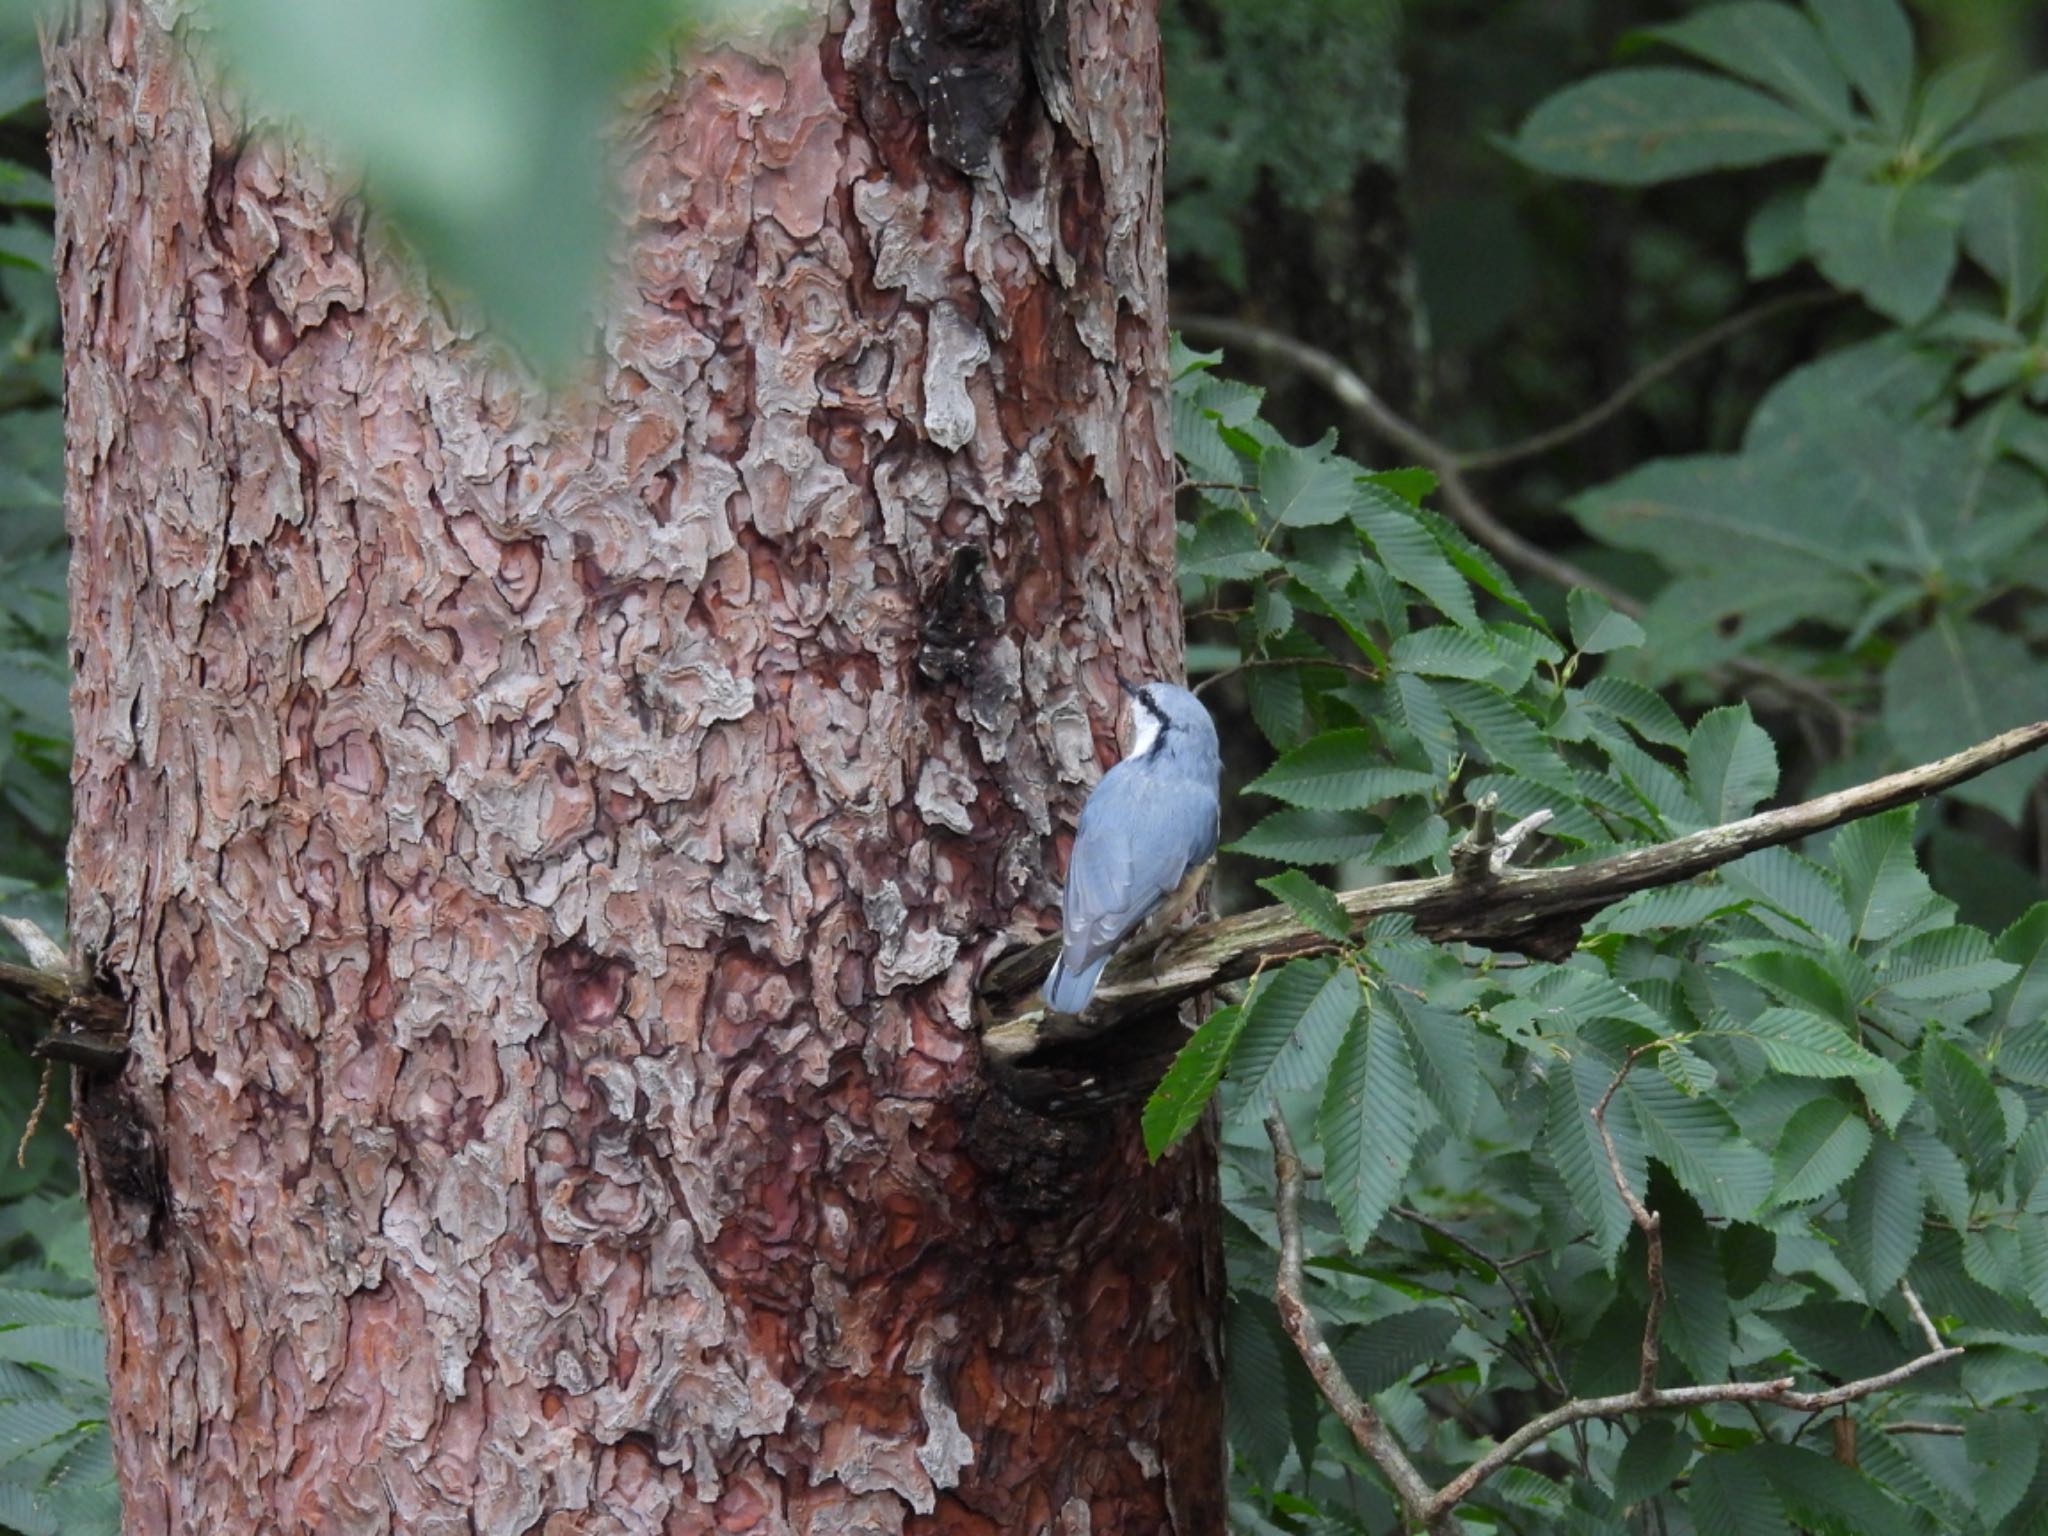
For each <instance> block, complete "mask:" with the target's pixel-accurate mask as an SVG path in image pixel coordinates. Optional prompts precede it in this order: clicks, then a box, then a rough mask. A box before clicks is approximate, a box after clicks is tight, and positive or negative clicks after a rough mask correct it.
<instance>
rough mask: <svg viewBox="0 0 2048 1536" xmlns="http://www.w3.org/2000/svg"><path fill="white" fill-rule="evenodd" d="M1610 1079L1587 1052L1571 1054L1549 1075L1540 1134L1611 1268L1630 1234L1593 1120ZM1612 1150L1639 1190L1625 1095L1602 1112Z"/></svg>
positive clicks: (1637, 1145)
mask: <svg viewBox="0 0 2048 1536" xmlns="http://www.w3.org/2000/svg"><path fill="white" fill-rule="evenodd" d="M1613 1080H1614V1069H1613V1068H1612V1067H1609V1066H1607V1065H1606V1064H1605V1063H1603V1062H1602V1061H1600V1060H1599V1058H1597V1057H1595V1056H1593V1055H1591V1054H1590V1053H1588V1052H1584V1051H1580V1052H1576V1053H1574V1054H1573V1056H1572V1058H1571V1061H1570V1063H1569V1070H1565V1071H1557V1070H1553V1071H1552V1073H1551V1075H1550V1092H1549V1106H1548V1113H1547V1115H1546V1118H1545V1123H1544V1138H1545V1140H1546V1141H1547V1143H1548V1144H1549V1147H1550V1160H1551V1164H1552V1166H1554V1167H1555V1168H1556V1169H1557V1172H1558V1175H1559V1176H1560V1177H1561V1178H1562V1179H1563V1180H1564V1186H1565V1189H1566V1191H1567V1192H1568V1193H1569V1194H1570V1195H1571V1197H1572V1204H1573V1205H1574V1206H1576V1207H1577V1208H1578V1211H1579V1214H1580V1216H1582V1217H1583V1218H1585V1220H1586V1222H1587V1224H1588V1225H1589V1226H1591V1227H1592V1229H1593V1251H1594V1253H1595V1254H1597V1255H1598V1256H1599V1258H1600V1260H1601V1262H1602V1263H1603V1264H1606V1265H1607V1266H1608V1267H1609V1268H1612V1267H1613V1264H1614V1256H1615V1254H1616V1253H1618V1252H1619V1251H1620V1249H1621V1244H1622V1240H1623V1239H1624V1238H1626V1237H1627V1236H1628V1233H1629V1215H1628V1207H1627V1206H1625V1205H1624V1204H1622V1199H1621V1192H1620V1191H1619V1190H1618V1189H1616V1188H1615V1187H1614V1175H1613V1172H1612V1170H1610V1169H1609V1167H1608V1165H1607V1152H1606V1149H1605V1147H1604V1146H1602V1144H1601V1141H1600V1128H1599V1126H1598V1125H1596V1124H1595V1123H1594V1120H1593V1108H1594V1106H1595V1105H1597V1104H1598V1103H1599V1102H1600V1098H1601V1096H1602V1095H1603V1094H1605V1093H1606V1092H1607V1086H1608V1084H1609V1083H1611V1082H1612V1081H1613ZM1607 1124H1608V1129H1609V1131H1610V1132H1612V1134H1613V1136H1614V1142H1615V1150H1616V1151H1617V1152H1618V1153H1619V1154H1620V1156H1621V1159H1622V1171H1623V1173H1625V1174H1626V1175H1627V1176H1628V1179H1629V1183H1630V1185H1631V1187H1633V1188H1634V1189H1636V1190H1637V1191H1638V1192H1640V1191H1641V1190H1642V1188H1643V1184H1644V1170H1643V1152H1642V1139H1641V1132H1640V1130H1639V1129H1638V1128H1637V1126H1636V1121H1635V1114H1634V1111H1633V1110H1632V1109H1631V1108H1630V1106H1629V1104H1628V1102H1627V1100H1625V1099H1624V1098H1622V1096H1621V1095H1619V1094H1617V1095H1615V1098H1614V1101H1613V1103H1612V1104H1611V1105H1610V1107H1609V1109H1608V1114H1607Z"/></svg>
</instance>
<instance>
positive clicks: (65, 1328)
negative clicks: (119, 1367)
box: [0, 1323, 107, 1385]
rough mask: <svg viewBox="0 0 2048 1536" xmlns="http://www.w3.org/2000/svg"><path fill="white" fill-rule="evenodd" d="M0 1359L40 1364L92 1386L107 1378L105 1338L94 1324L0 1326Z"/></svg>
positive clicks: (25, 1363)
mask: <svg viewBox="0 0 2048 1536" xmlns="http://www.w3.org/2000/svg"><path fill="white" fill-rule="evenodd" d="M0 1360H13V1361H18V1362H19V1363H21V1364H23V1365H40V1366H43V1367H45V1368H46V1369H49V1370H52V1371H56V1372H58V1373H59V1374H61V1375H65V1376H69V1377H71V1378H72V1379H73V1380H74V1381H85V1382H91V1383H93V1384H94V1385H97V1384H99V1383H100V1382H103V1381H105V1380H106V1376H107V1341H106V1338H105V1336H104V1335H103V1334H102V1333H101V1332H100V1330H99V1327H98V1325H97V1324H95V1325H94V1326H92V1327H90V1328H86V1327H80V1326H77V1325H74V1324H66V1323H30V1324H27V1325H25V1326H23V1327H20V1328H7V1329H0Z"/></svg>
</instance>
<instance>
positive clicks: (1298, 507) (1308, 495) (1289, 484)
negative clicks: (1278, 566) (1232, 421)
mask: <svg viewBox="0 0 2048 1536" xmlns="http://www.w3.org/2000/svg"><path fill="white" fill-rule="evenodd" d="M1357 474H1358V466H1357V465H1355V464H1353V463H1352V462H1351V461H1350V460H1348V459H1342V458H1333V457H1331V455H1330V453H1329V450H1328V449H1327V448H1322V449H1318V448H1290V447H1286V446H1282V447H1278V448H1268V449H1267V450H1266V453H1265V456H1264V457H1263V458H1261V459H1260V460H1259V494H1260V495H1261V496H1263V497H1264V498H1265V502H1266V510H1267V511H1268V512H1269V513H1271V514H1272V517H1273V520H1274V521H1275V522H1276V523H1279V524H1280V525H1282V526H1283V527H1287V528H1319V527H1322V526H1323V525H1324V524H1327V523H1341V522H1342V521H1344V519H1345V517H1346V516H1348V515H1349V513H1350V511H1351V499H1352V482H1353V480H1354V479H1355V478H1356V476H1357Z"/></svg>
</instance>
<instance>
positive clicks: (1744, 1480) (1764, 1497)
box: [1685, 1451, 1791, 1536]
mask: <svg viewBox="0 0 2048 1536" xmlns="http://www.w3.org/2000/svg"><path fill="white" fill-rule="evenodd" d="M1685 1503H1686V1508H1687V1509H1688V1510H1689V1511H1690V1512H1691V1514H1692V1522H1693V1526H1694V1528H1695V1529H1696V1530H1697V1531H1698V1532H1699V1533H1700V1536H1773V1533H1778V1532H1789V1531H1790V1530H1791V1527H1790V1526H1789V1525H1788V1524H1787V1523H1786V1520H1785V1506H1784V1505H1783V1504H1781V1503H1780V1502H1779V1501H1778V1495H1777V1494H1776V1492H1774V1491H1773V1490H1772V1488H1771V1484H1770V1480H1769V1479H1768V1478H1767V1477H1766V1476H1765V1475H1764V1468H1763V1464H1762V1463H1761V1462H1760V1461H1759V1460H1758V1459H1757V1457H1756V1456H1755V1455H1754V1454H1744V1453H1743V1452H1741V1451H1721V1452H1719V1453H1717V1454H1714V1455H1708V1456H1702V1457H1701V1458H1700V1460H1699V1462H1698V1464H1697V1465H1695V1466H1694V1468H1693V1474H1692V1484H1691V1487H1690V1488H1689V1489H1688V1490H1687V1494H1686V1501H1685Z"/></svg>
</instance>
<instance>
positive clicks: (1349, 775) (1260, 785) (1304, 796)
mask: <svg viewBox="0 0 2048 1536" xmlns="http://www.w3.org/2000/svg"><path fill="white" fill-rule="evenodd" d="M1245 788H1246V790H1247V791H1249V792H1251V793H1254V794H1261V795H1271V796H1272V797H1273V798H1274V799H1276V800H1285V801H1287V802H1288V803H1289V804H1290V805H1298V806H1302V807H1304V808H1305V809H1309V810H1320V811H1345V810H1362V809H1364V808H1365V807H1367V806H1372V805H1378V804H1379V803H1380V802H1381V801H1384V800H1389V799H1392V798H1393V797H1395V796H1397V795H1426V794H1429V793H1431V792H1432V791H1434V790H1435V788H1436V780H1435V779H1433V778H1432V777H1431V776H1430V775H1429V774H1426V773H1420V772H1417V771H1416V770H1415V769H1412V768H1390V767H1387V766H1386V765H1385V764H1383V763H1380V762H1376V761H1375V759H1374V754H1373V744H1372V735H1371V733H1370V732H1368V731H1363V730H1345V731H1325V732H1324V733H1323V734H1322V735H1320V736H1317V737H1315V738H1314V739H1312V740H1310V741H1308V742H1306V743H1304V744H1303V745H1301V746H1299V747H1296V748H1295V749H1294V750H1293V751H1291V752H1283V753H1282V754H1281V755H1280V760H1279V761H1278V762H1276V763H1274V764H1273V766H1272V767H1271V768H1269V769H1267V770H1266V771H1265V772H1264V773H1263V774H1261V775H1259V777H1258V778H1256V779H1254V780H1252V782H1251V783H1249V784H1247V785H1246V786H1245Z"/></svg>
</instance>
